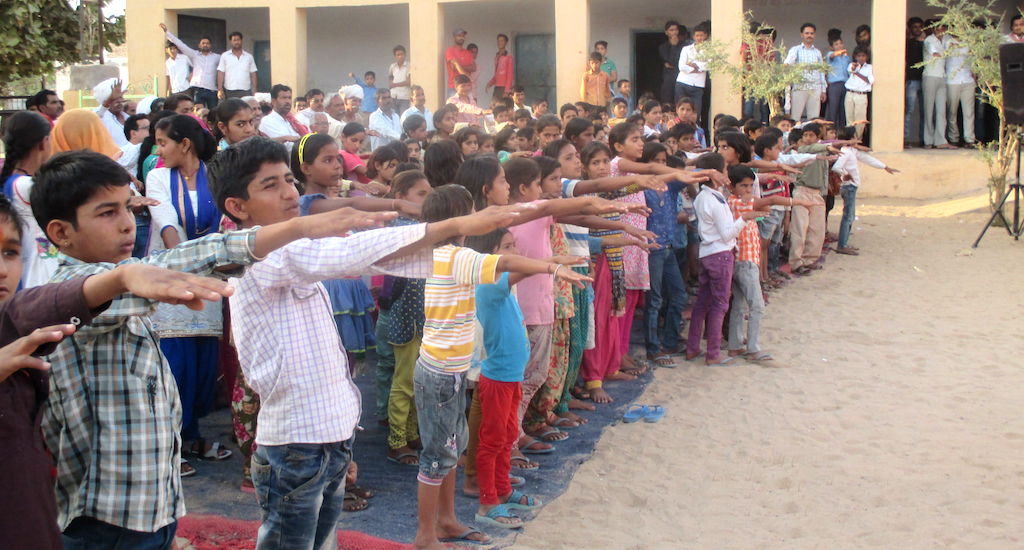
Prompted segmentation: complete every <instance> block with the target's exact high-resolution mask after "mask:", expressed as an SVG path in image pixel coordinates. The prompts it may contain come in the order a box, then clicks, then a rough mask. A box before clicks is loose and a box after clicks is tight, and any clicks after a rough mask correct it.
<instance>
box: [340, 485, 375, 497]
mask: <svg viewBox="0 0 1024 550" xmlns="http://www.w3.org/2000/svg"><path fill="white" fill-rule="evenodd" d="M345 492H346V493H352V494H353V495H355V496H357V497H359V498H365V499H371V498H373V495H374V494H375V493H374V492H373V491H371V490H369V489H364V488H362V487H359V486H358V485H346V486H345Z"/></svg>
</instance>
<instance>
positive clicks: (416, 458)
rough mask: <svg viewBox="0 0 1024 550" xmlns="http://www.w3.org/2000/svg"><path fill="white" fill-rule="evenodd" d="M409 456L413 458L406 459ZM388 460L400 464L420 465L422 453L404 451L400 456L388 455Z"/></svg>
mask: <svg viewBox="0 0 1024 550" xmlns="http://www.w3.org/2000/svg"><path fill="white" fill-rule="evenodd" d="M407 458H409V459H413V460H406V459H407ZM388 462H393V463H395V464H398V465H399V466H419V465H420V454H419V453H417V452H415V451H410V452H408V453H402V454H400V455H398V456H391V455H388Z"/></svg>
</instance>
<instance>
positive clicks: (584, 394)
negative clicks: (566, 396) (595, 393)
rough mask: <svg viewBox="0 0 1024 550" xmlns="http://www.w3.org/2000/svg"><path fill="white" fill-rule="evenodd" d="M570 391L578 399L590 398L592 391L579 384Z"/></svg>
mask: <svg viewBox="0 0 1024 550" xmlns="http://www.w3.org/2000/svg"><path fill="white" fill-rule="evenodd" d="M569 393H571V394H572V396H573V397H575V398H576V399H580V400H584V399H590V392H588V391H587V390H585V389H583V388H581V387H579V386H573V387H572V388H570V389H569Z"/></svg>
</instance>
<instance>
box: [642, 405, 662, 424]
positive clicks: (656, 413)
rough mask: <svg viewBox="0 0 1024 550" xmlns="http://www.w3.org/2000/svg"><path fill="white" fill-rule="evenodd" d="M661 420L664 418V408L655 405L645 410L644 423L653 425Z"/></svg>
mask: <svg viewBox="0 0 1024 550" xmlns="http://www.w3.org/2000/svg"><path fill="white" fill-rule="evenodd" d="M662 418H665V407H662V406H661V405H655V406H653V407H649V408H648V409H647V414H646V415H644V422H647V423H652V424H653V423H654V422H657V421H659V420H661V419H662Z"/></svg>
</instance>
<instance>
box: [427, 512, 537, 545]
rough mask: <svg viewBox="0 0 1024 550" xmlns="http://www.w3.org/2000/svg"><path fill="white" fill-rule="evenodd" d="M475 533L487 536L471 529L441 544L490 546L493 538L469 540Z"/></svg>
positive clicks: (444, 540)
mask: <svg viewBox="0 0 1024 550" xmlns="http://www.w3.org/2000/svg"><path fill="white" fill-rule="evenodd" d="M495 508H497V506H495ZM521 526H522V524H520V527H521ZM475 533H479V534H481V535H485V533H484V532H483V531H481V530H479V529H474V528H472V527H470V528H469V529H466V530H465V531H464V532H463V533H462V534H461V535H459V536H457V537H448V538H446V539H439V542H468V543H469V544H490V542H491V537H487V540H473V539H471V538H469V536H470V535H472V534H475Z"/></svg>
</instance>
